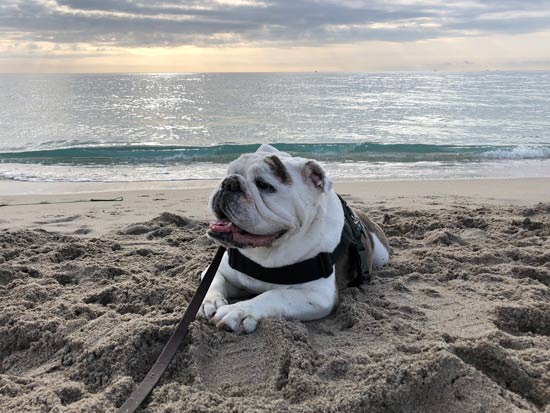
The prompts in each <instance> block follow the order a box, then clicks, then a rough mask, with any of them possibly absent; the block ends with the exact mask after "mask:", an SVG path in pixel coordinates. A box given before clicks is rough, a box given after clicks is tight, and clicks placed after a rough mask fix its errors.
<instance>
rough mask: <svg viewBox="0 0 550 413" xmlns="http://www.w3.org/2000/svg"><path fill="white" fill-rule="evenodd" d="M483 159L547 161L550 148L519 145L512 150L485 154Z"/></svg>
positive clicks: (549, 156) (549, 155)
mask: <svg viewBox="0 0 550 413" xmlns="http://www.w3.org/2000/svg"><path fill="white" fill-rule="evenodd" d="M481 157H482V158H483V159H495V160H497V159H549V158H550V148H549V147H547V146H530V145H520V146H516V147H514V148H511V149H510V148H506V149H496V150H492V151H488V152H485V153H484V154H482V156H481Z"/></svg>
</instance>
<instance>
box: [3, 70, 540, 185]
mask: <svg viewBox="0 0 550 413" xmlns="http://www.w3.org/2000/svg"><path fill="white" fill-rule="evenodd" d="M264 142H266V143H272V144H275V146H276V147H278V148H279V149H282V150H285V151H287V152H290V153H291V154H297V155H300V156H303V157H308V158H315V159H318V160H320V161H321V162H322V164H323V165H324V166H325V168H326V169H327V170H328V172H329V173H330V174H331V176H332V177H333V178H337V179H445V178H481V177H540V176H550V72H484V73H461V74H449V73H438V72H434V73H364V74H348V73H346V74H331V73H308V74H280V73H276V74H275V73H266V74H260V73H257V74H251V73H246V74H244V73H243V74H227V73H224V74H214V73H204V74H74V75H67V74H59V75H0V179H11V180H19V181H98V182H100V181H119V182H120V181H123V182H124V181H151V180H193V179H208V178H219V177H221V176H223V175H224V171H225V169H226V166H227V163H228V162H230V161H231V160H233V159H235V158H237V157H238V156H239V155H240V154H242V153H246V152H250V151H254V150H255V149H256V148H257V147H258V145H259V144H260V143H264Z"/></svg>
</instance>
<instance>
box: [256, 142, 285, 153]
mask: <svg viewBox="0 0 550 413" xmlns="http://www.w3.org/2000/svg"><path fill="white" fill-rule="evenodd" d="M258 152H268V153H279V150H278V149H277V148H275V147H273V146H271V145H268V144H267V143H262V144H261V145H260V147H259V148H258V149H257V150H256V153H258Z"/></svg>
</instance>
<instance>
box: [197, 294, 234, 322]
mask: <svg viewBox="0 0 550 413" xmlns="http://www.w3.org/2000/svg"><path fill="white" fill-rule="evenodd" d="M224 305H227V300H226V299H225V298H223V297H220V296H216V297H206V298H205V299H204V301H203V302H202V304H201V307H200V308H199V312H198V316H199V317H201V318H205V319H207V320H210V319H211V318H212V316H213V315H214V314H216V311H217V310H218V308H220V307H223V306H224Z"/></svg>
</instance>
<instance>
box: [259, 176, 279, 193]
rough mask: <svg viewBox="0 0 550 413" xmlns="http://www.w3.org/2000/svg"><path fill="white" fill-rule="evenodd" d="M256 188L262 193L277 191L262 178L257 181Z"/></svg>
mask: <svg viewBox="0 0 550 413" xmlns="http://www.w3.org/2000/svg"><path fill="white" fill-rule="evenodd" d="M256 186H257V187H258V189H259V190H260V191H265V192H276V191H277V190H276V189H275V187H274V186H273V185H271V184H270V183H269V182H266V181H264V180H263V179H262V178H257V179H256Z"/></svg>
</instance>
